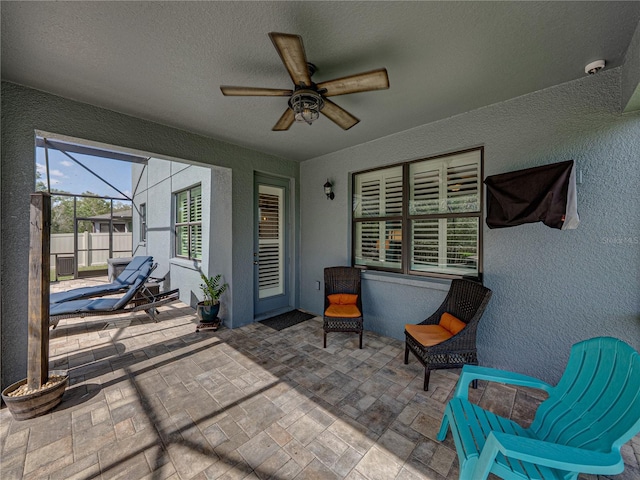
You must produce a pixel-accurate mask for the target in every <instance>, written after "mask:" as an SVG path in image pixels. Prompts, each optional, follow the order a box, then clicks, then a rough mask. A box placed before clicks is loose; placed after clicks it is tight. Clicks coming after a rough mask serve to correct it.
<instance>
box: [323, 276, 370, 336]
mask: <svg viewBox="0 0 640 480" xmlns="http://www.w3.org/2000/svg"><path fill="white" fill-rule="evenodd" d="M362 323H363V319H362V295H361V289H360V269H358V268H353V267H327V268H325V269H324V317H323V330H324V348H327V333H328V332H354V333H357V334H358V335H360V348H362Z"/></svg>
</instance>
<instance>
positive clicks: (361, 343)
mask: <svg viewBox="0 0 640 480" xmlns="http://www.w3.org/2000/svg"><path fill="white" fill-rule="evenodd" d="M360 350H362V330H360Z"/></svg>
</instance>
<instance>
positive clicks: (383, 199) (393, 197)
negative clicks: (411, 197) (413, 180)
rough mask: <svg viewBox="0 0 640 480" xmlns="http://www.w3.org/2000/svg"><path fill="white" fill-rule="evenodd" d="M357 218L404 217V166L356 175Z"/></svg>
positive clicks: (355, 209)
mask: <svg viewBox="0 0 640 480" xmlns="http://www.w3.org/2000/svg"><path fill="white" fill-rule="evenodd" d="M353 211H354V217H355V218H364V217H383V216H400V215H402V166H401V165H399V166H397V167H392V168H385V169H383V170H376V171H375V172H368V173H362V174H358V175H356V179H355V192H354V193H353Z"/></svg>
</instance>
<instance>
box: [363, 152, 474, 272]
mask: <svg viewBox="0 0 640 480" xmlns="http://www.w3.org/2000/svg"><path fill="white" fill-rule="evenodd" d="M482 155H483V150H482V149H474V150H469V151H466V152H461V153H455V154H451V155H443V156H439V157H435V158H432V159H427V160H421V161H417V162H410V163H405V164H403V165H397V166H394V167H390V168H383V169H379V170H373V171H369V172H364V173H360V174H355V175H354V209H353V221H354V238H353V242H354V263H355V264H356V265H366V266H370V267H373V268H375V267H380V268H384V269H392V270H398V271H402V272H404V273H415V274H447V275H456V276H458V275H459V276H465V275H468V276H475V277H477V276H479V257H480V251H479V245H480V235H481V226H480V219H481V218H482V212H481V193H482V191H481V180H482V172H481V166H482ZM403 171H406V172H407V173H406V175H407V178H408V185H404V178H405V177H404V176H403ZM405 188H406V189H407V190H408V195H407V196H408V204H407V205H403V202H404V201H405V200H404V198H403V191H404V189H405ZM403 206H404V209H403ZM407 235H408V236H409V239H408V242H405V243H403V241H402V239H403V236H407ZM404 245H406V246H407V247H408V248H409V252H407V255H406V259H407V264H406V265H404V264H403V263H402V259H403V257H405V255H403V246H404Z"/></svg>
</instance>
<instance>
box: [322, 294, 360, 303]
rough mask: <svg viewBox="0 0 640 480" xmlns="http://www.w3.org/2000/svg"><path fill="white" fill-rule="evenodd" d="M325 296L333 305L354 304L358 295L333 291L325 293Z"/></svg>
mask: <svg viewBox="0 0 640 480" xmlns="http://www.w3.org/2000/svg"><path fill="white" fill-rule="evenodd" d="M327 298H328V299H329V303H333V304H334V305H355V304H356V302H357V301H358V295H356V294H353V293H334V294H332V295H327Z"/></svg>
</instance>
